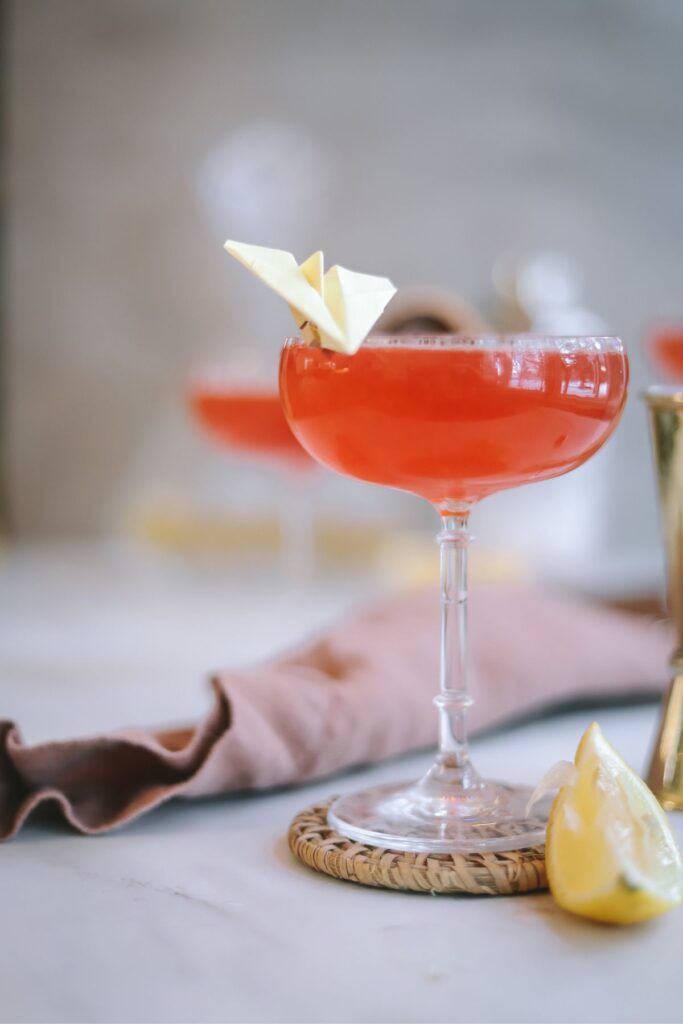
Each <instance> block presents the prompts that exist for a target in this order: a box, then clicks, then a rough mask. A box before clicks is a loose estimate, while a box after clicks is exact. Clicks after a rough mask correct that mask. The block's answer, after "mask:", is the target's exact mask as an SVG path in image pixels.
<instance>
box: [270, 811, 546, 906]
mask: <svg viewBox="0 0 683 1024" xmlns="http://www.w3.org/2000/svg"><path fill="white" fill-rule="evenodd" d="M331 803H332V800H326V801H325V802H324V803H319V804H314V805H313V806H312V807H308V808H306V810H304V811H301V813H300V814H297V816H296V818H295V819H294V821H293V822H292V824H291V825H290V826H289V832H288V835H287V838H288V840H289V846H290V849H291V851H292V853H293V854H294V856H295V857H298V859H299V860H300V861H303V863H304V864H306V865H307V866H308V867H309V868H313V869H314V870H315V871H321V872H323V874H326V875H332V877H333V878H341V879H343V880H344V881H345V882H357V883H358V884H359V885H371V886H375V887H378V888H382V889H405V890H408V891H410V892H429V893H462V892H467V893H472V894H474V895H477V896H498V895H506V896H507V895H510V894H511V893H519V892H532V891H533V890H535V889H545V888H546V887H547V884H548V882H547V879H546V874H545V855H544V848H543V846H529V847H527V848H526V849H523V850H510V851H506V852H504V853H467V854H461V853H406V852H405V851H398V850H385V849H382V848H381V847H379V846H364V845H363V844H362V843H354V842H353V841H352V840H351V839H347V838H346V837H345V836H342V835H340V834H339V832H336V831H335V830H334V829H333V828H331V827H330V825H328V823H327V809H328V807H329V806H330V804H331Z"/></svg>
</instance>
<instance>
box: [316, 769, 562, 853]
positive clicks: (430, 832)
mask: <svg viewBox="0 0 683 1024" xmlns="http://www.w3.org/2000/svg"><path fill="white" fill-rule="evenodd" d="M531 794H532V789H531V787H530V786H508V785H505V784H503V783H499V782H481V783H480V784H479V785H478V786H477V787H476V788H475V789H474V790H473V791H467V790H461V791H460V792H459V793H457V794H455V793H450V794H448V795H441V794H438V795H434V794H432V793H429V792H425V788H424V785H423V782H412V783H402V784H396V783H390V784H389V785H386V784H385V785H383V786H373V788H372V789H364V790H361V791H360V792H358V793H349V794H348V795H347V796H342V797H339V798H338V799H337V800H335V801H334V803H333V804H332V806H331V807H330V809H329V811H328V815H327V820H328V822H329V824H330V825H331V827H332V828H334V829H336V831H337V832H340V833H341V834H342V835H344V836H346V837H347V838H348V839H353V840H355V841H356V842H359V843H365V844H366V845H368V846H382V847H386V848H387V849H390V850H409V851H415V852H418V853H484V852H496V851H502V850H520V849H523V848H525V847H528V846H537V845H539V844H542V843H544V842H545V826H546V822H547V820H548V812H549V810H550V804H551V800H550V798H545V799H544V800H540V801H539V802H538V803H536V804H534V807H533V814H532V816H528V815H527V813H526V807H527V804H528V802H529V798H530V797H531Z"/></svg>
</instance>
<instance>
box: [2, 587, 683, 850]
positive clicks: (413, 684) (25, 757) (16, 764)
mask: <svg viewBox="0 0 683 1024" xmlns="http://www.w3.org/2000/svg"><path fill="white" fill-rule="evenodd" d="M672 647H673V634H672V631H671V629H670V627H669V626H668V625H667V624H665V623H662V622H655V621H652V620H649V619H647V618H645V617H642V616H635V615H630V614H628V613H623V612H616V611H612V610H609V609H606V608H604V607H601V606H597V605H591V604H587V603H583V602H579V601H576V600H574V599H570V598H567V597H562V596H558V595H555V594H553V593H552V592H547V591H543V590H539V589H533V588H528V589H527V588H519V587H500V586H480V587H478V588H475V589H474V591H473V593H472V595H471V602H470V666H471V668H470V676H471V690H472V693H473V695H474V697H475V703H474V706H473V707H472V709H471V712H470V724H471V727H472V728H473V729H475V730H476V729H481V728H482V727H484V726H492V725H496V724H499V723H502V722H505V721H506V720H510V719H511V718H515V717H517V716H520V715H523V714H528V713H529V712H531V711H535V710H539V709H543V708H545V707H551V706H552V705H553V704H558V703H562V702H564V701H566V700H567V699H571V698H596V699H599V698H604V697H610V696H611V697H616V696H622V695H623V696H628V695H633V694H635V693H637V694H648V693H652V694H656V693H658V692H660V691H661V690H662V688H663V685H664V683H665V681H666V680H667V678H668V659H669V654H670V651H671V649H672ZM437 662H438V595H437V594H435V593H434V592H433V591H420V592H417V593H412V594H409V595H407V596H402V597H400V598H398V599H394V600H391V601H388V602H387V603H385V604H382V605H381V606H379V607H375V608H372V609H370V610H366V611H363V612H360V613H357V614H355V615H353V616H350V617H349V618H347V619H345V620H344V621H342V622H341V623H338V624H336V625H333V626H331V627H330V628H329V629H327V630H326V631H325V632H323V633H322V634H321V635H320V636H318V638H316V639H314V640H313V641H312V642H310V643H309V644H307V645H305V646H303V647H302V648H301V649H300V650H298V651H296V652H294V653H289V654H286V655H285V656H283V657H280V658H277V659H275V660H273V661H270V662H268V663H266V664H264V665H261V666H258V667H255V668H253V669H251V670H248V671H240V672H230V671H227V672H223V673H220V674H218V675H216V676H215V677H214V678H213V679H212V685H213V703H212V706H211V709H210V711H209V713H208V714H207V716H206V718H204V719H203V720H202V721H201V722H200V723H199V724H198V725H197V726H195V727H193V728H185V729H176V730H172V731H147V730H140V729H122V730H119V731H117V732H112V733H110V734H107V735H103V736H96V737H93V738H87V739H75V740H70V741H65V742H59V743H41V744H38V745H36V746H26V745H25V744H24V743H23V741H22V739H21V735H20V733H19V731H18V729H17V727H16V726H15V725H14V724H13V723H12V722H9V721H0V839H7V838H9V837H10V836H12V835H14V834H15V833H16V832H17V830H18V829H20V828H21V826H22V824H23V822H24V821H25V820H26V818H27V816H28V815H29V814H30V813H31V811H32V810H33V809H34V808H35V807H37V806H38V805H39V804H41V803H43V802H44V801H56V802H57V804H58V805H59V806H60V807H61V810H62V812H63V814H64V817H65V818H66V819H67V820H68V821H69V822H70V823H71V824H72V825H73V826H74V828H76V829H78V830H79V831H80V832H84V833H97V832H105V831H107V830H109V829H112V828H116V827H117V826H120V825H123V824H124V823H125V822H128V821H131V820H132V819H134V818H137V817H139V816H140V815H141V814H144V813H145V812H147V811H149V810H151V809H152V808H153V807H156V806H157V805H159V804H161V803H164V802H165V801H167V800H169V799H170V798H171V797H175V796H182V797H199V796H207V795H211V794H219V793H228V792H231V791H235V790H244V789H263V788H267V787H271V786H279V785H285V784H291V783H300V782H304V781H305V780H307V779H315V778H320V777H324V776H326V775H330V774H332V773H334V772H337V771H339V770H340V769H342V768H345V767H349V766H351V765H358V764H364V763H370V762H374V761H379V760H381V759H383V758H387V757H390V756H392V755H395V754H400V753H402V752H404V751H408V750H411V749H415V748H419V747H425V746H427V745H429V744H432V743H434V742H435V740H436V724H437V723H436V712H435V709H434V707H433V705H432V697H433V696H434V694H435V692H436V688H437V679H438V674H437V668H438V665H437ZM557 753H558V758H559V757H561V756H564V757H569V756H570V755H571V754H572V751H567V750H564V751H558V752H557ZM530 781H531V782H533V781H534V780H530Z"/></svg>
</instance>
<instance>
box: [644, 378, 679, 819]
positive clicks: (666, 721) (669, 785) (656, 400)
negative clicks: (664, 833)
mask: <svg viewBox="0 0 683 1024" xmlns="http://www.w3.org/2000/svg"><path fill="white" fill-rule="evenodd" d="M643 397H644V398H645V401H646V403H647V406H648V409H649V413H650V430H651V433H652V444H653V449H654V457H655V468H656V471H657V481H658V484H659V504H660V514H661V519H662V530H663V534H664V549H665V554H666V564H667V590H668V606H669V614H670V616H671V619H672V620H673V623H674V626H675V629H676V644H677V646H676V650H675V651H674V653H673V655H672V657H671V669H672V679H671V685H670V686H669V689H668V690H667V692H666V694H665V696H664V699H663V704H662V714H661V718H660V722H659V730H658V733H657V740H656V743H655V746H654V749H653V751H652V758H651V761H650V768H649V771H648V775H647V782H648V785H649V786H650V789H651V790H652V791H653V792H654V793H655V795H656V796H657V798H658V799H659V801H660V803H661V804H662V805H663V806H664V807H665V808H666V809H667V810H681V809H683V391H676V390H672V389H669V388H656V387H655V388H649V389H648V390H647V391H646V392H645V394H644V396H643Z"/></svg>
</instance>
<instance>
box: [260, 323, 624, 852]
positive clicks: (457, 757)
mask: <svg viewBox="0 0 683 1024" xmlns="http://www.w3.org/2000/svg"><path fill="white" fill-rule="evenodd" d="M627 381H628V365H627V362H626V357H625V355H624V352H623V348H622V345H621V342H620V341H619V340H618V339H617V338H545V337H530V336H523V335H522V336H515V337H508V336H504V337H498V336H488V337H479V338H464V337H458V336H452V337H447V336H434V337H428V338H423V337H420V338H417V337H415V338H410V337H392V338H389V337H381V336H378V337H370V338H369V339H368V340H367V341H366V342H365V344H364V345H363V346H362V347H361V348H360V349H359V351H358V352H357V353H356V354H355V355H346V354H340V353H337V352H331V351H329V350H325V349H321V348H316V347H314V346H311V345H308V344H306V343H305V342H304V341H302V340H300V339H292V340H291V341H289V342H287V344H286V345H285V347H284V350H283V353H282V359H281V363H280V392H281V395H282V399H283V405H284V409H285V413H286V415H287V418H288V420H289V422H290V424H291V426H292V429H293V430H294V433H295V434H296V436H297V437H298V439H299V441H300V442H301V444H302V445H303V446H304V447H305V448H306V449H307V451H308V452H309V453H310V454H311V455H312V456H313V457H314V458H316V459H317V460H318V461H319V462H321V463H323V464H324V465H326V466H329V467H330V468H331V469H335V470H337V471H338V472H340V473H345V474H348V475H349V476H354V477H357V478H359V479H361V480H368V481H371V482H373V483H379V484H385V485H388V486H390V487H398V488H401V489H402V490H406V491H411V492H413V493H415V494H419V495H421V496H422V497H424V498H426V499H427V500H428V501H430V502H432V503H433V504H434V505H435V506H436V508H437V509H438V511H439V512H440V514H441V517H442V529H441V533H440V534H439V541H440V545H441V596H442V605H441V630H442V633H441V676H440V690H439V693H438V695H437V697H436V698H435V703H436V705H437V707H438V709H439V753H438V756H437V759H436V761H435V763H434V765H433V767H432V768H431V769H430V770H429V772H428V773H427V775H426V776H425V777H424V778H423V779H421V780H419V781H418V782H416V783H408V784H401V785H390V786H378V787H375V788H373V789H370V790H365V791H364V792H361V793H355V794H351V795H349V796H345V797H342V798H340V799H339V800H337V801H336V802H335V803H334V804H333V806H332V808H331V809H330V813H329V820H330V823H331V824H332V825H333V827H334V828H336V829H338V830H339V831H341V832H342V833H344V834H345V835H347V836H349V837H350V838H351V839H354V840H357V841H359V842H365V843H370V844H374V845H379V846H386V847H388V848H390V849H407V850H423V851H428V852H429V851H439V850H441V851H443V850H449V851H455V850H461V851H472V850H475V851H476V850H491V849H493V850H506V849H508V850H509V849H514V848H517V847H523V846H529V845H531V844H533V843H536V842H542V841H543V837H544V832H545V826H544V817H543V813H542V812H539V811H535V812H534V817H530V816H529V814H528V813H527V811H526V805H527V801H528V799H529V795H530V791H529V789H528V788H527V787H523V786H508V785H504V784H501V783H495V782H489V781H485V780H483V779H481V777H480V776H479V774H478V773H477V772H476V770H475V769H474V767H473V766H472V764H471V761H470V757H469V752H468V747H467V738H466V730H465V712H466V709H467V708H468V706H469V705H470V703H471V699H470V697H469V695H468V692H467V680H466V668H467V660H466V599H467V547H468V541H469V534H468V521H469V513H470V510H471V508H472V505H473V504H474V503H476V502H477V501H479V500H480V499H481V498H483V497H486V496H487V495H489V494H492V493H494V492H496V491H499V490H502V489H504V488H506V487H514V486H516V485H518V484H524V483H530V482H532V481H534V480H544V479H547V478H549V477H553V476H558V475H560V474H561V473H566V472H568V471H569V470H571V469H575V468H576V467H577V466H579V465H581V464H582V463H583V462H585V461H586V459H588V458H590V456H591V455H593V454H594V453H595V452H596V451H597V450H598V448H599V447H600V446H601V445H602V444H604V442H605V441H606V440H607V438H608V437H609V435H610V434H611V433H612V431H613V430H614V427H615V426H616V423H617V421H618V419H619V416H620V413H621V410H622V409H623V406H624V402H625V398H626V386H627ZM532 627H533V623H530V628H532Z"/></svg>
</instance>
